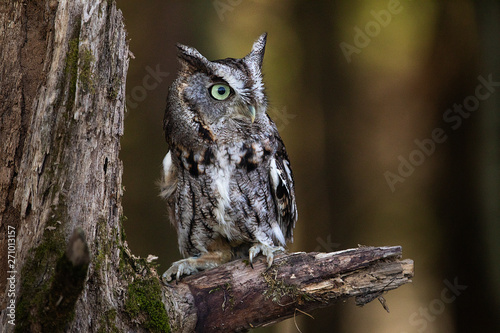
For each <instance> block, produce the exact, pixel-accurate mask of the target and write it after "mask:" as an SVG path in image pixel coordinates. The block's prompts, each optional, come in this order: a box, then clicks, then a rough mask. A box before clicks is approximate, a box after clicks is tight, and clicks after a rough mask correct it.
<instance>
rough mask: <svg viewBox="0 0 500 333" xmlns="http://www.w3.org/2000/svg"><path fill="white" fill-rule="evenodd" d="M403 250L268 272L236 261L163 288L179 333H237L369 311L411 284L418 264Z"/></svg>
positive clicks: (345, 254)
mask: <svg viewBox="0 0 500 333" xmlns="http://www.w3.org/2000/svg"><path fill="white" fill-rule="evenodd" d="M401 251H402V250H401V247H399V246H394V247H360V248H357V249H350V250H345V251H340V252H332V253H317V252H313V253H304V252H298V253H291V254H282V255H279V256H278V257H277V258H276V259H275V262H274V264H273V265H272V266H271V267H270V268H269V269H268V268H267V265H266V262H265V260H264V259H263V258H262V257H259V258H258V260H257V261H256V263H254V265H253V266H254V268H253V269H252V268H251V267H250V266H249V265H248V262H247V261H245V260H237V261H233V262H230V263H228V264H226V265H223V266H220V267H217V268H215V269H211V270H208V271H205V272H202V273H199V274H195V275H193V276H189V277H186V278H184V279H182V280H181V281H180V282H178V283H171V284H169V285H168V286H164V287H163V289H164V295H165V298H164V299H165V302H166V306H167V310H168V311H169V317H170V324H171V326H172V328H173V329H174V330H175V331H178V332H235V331H236V332H238V331H245V330H247V329H250V328H253V327H261V326H267V325H270V324H273V323H276V322H279V321H281V320H284V319H286V318H290V317H292V316H293V315H294V314H295V313H296V309H299V310H301V311H310V310H312V309H315V308H320V307H325V306H328V305H331V304H333V303H335V302H338V301H341V300H345V299H347V298H351V297H355V298H356V304H357V305H364V304H366V303H368V302H370V301H372V300H373V299H376V298H378V297H379V296H381V295H382V294H383V293H384V292H386V291H388V290H392V289H395V288H398V287H399V286H401V285H403V284H406V283H408V282H411V278H412V277H413V261H412V260H400V258H401Z"/></svg>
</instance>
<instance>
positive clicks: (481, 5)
mask: <svg viewBox="0 0 500 333" xmlns="http://www.w3.org/2000/svg"><path fill="white" fill-rule="evenodd" d="M118 6H119V7H120V8H121V9H122V11H123V13H124V16H125V23H126V26H127V30H128V34H129V38H130V49H131V51H132V52H133V54H134V55H135V59H134V60H132V61H131V62H130V70H129V74H128V81H127V92H128V101H127V107H128V112H127V115H126V119H125V135H124V137H123V140H122V152H121V157H122V159H123V162H124V168H125V172H124V184H125V187H126V192H125V197H124V209H125V214H126V216H127V217H128V220H127V222H126V224H125V228H126V232H127V236H128V243H129V245H130V247H131V249H132V250H133V252H134V253H135V254H137V255H141V256H147V255H148V254H154V255H157V256H159V259H158V261H159V263H160V265H161V267H160V269H159V271H160V273H161V272H163V271H164V270H165V269H167V268H168V267H169V265H170V263H171V262H173V261H175V260H178V259H179V258H180V254H179V252H178V248H177V238H176V234H175V231H174V229H173V227H171V226H170V224H169V222H168V220H167V213H166V207H165V204H164V203H163V202H162V201H161V200H160V198H159V197H158V189H157V187H156V185H155V181H156V180H157V179H158V178H159V176H160V168H161V161H162V159H163V156H164V155H165V154H166V152H167V146H166V143H165V141H164V135H163V130H162V120H163V113H164V110H165V100H166V95H167V89H168V86H169V85H170V83H171V82H172V80H173V79H174V78H175V77H176V72H177V70H178V62H177V59H176V48H175V43H176V42H180V43H183V44H187V45H190V46H194V47H196V48H197V49H198V50H199V51H200V52H201V53H202V54H204V55H205V56H206V57H207V58H209V59H212V60H213V59H220V58H226V57H234V58H239V57H243V56H244V55H246V54H247V53H248V52H249V51H250V48H251V45H252V43H253V41H254V40H255V39H256V38H257V37H258V36H259V35H260V34H261V33H262V32H264V31H267V32H268V33H269V35H268V43H267V48H266V55H265V58H264V75H265V82H266V86H267V92H268V96H269V99H270V103H271V109H270V111H269V113H270V115H271V117H272V118H273V119H274V120H275V122H276V123H277V125H278V127H279V129H280V132H281V135H282V137H283V139H284V141H285V144H286V146H287V150H288V153H289V155H290V159H291V162H292V167H293V171H294V175H295V182H296V191H297V201H298V208H299V221H298V223H297V228H296V230H295V235H296V237H295V242H294V243H293V245H291V246H289V250H290V251H325V252H326V251H335V250H341V249H347V248H351V247H356V246H358V244H363V245H375V246H382V245H402V246H403V253H404V257H405V258H411V259H414V260H415V268H416V269H415V278H414V282H413V284H411V285H406V286H403V287H402V288H400V289H397V290H395V291H392V292H390V293H389V294H387V295H386V296H385V298H386V299H387V304H388V306H389V308H390V311H391V312H390V313H386V312H385V311H384V310H383V308H382V306H381V305H380V304H379V303H378V302H377V301H374V302H372V303H370V304H369V305H367V306H365V307H363V308H357V307H356V306H355V305H354V302H352V301H349V302H346V303H341V304H337V305H335V306H333V307H329V308H326V309H322V310H317V311H315V312H313V313H311V315H312V316H313V317H314V319H312V318H309V317H307V316H299V317H297V318H296V324H297V326H298V327H299V328H300V330H301V331H302V332H304V333H306V332H356V333H357V332H372V333H373V332H384V333H387V332H397V333H403V332H408V333H409V332H440V333H447V332H500V208H499V207H500V171H499V170H500V113H499V109H500V4H499V1H493V0H492V1H479V0H477V1H472V0H471V1H466V0H463V1H462V0H459V1H452V0H449V1H444V0H442V1H438V0H436V1H411V0H400V1H395V0H391V1H389V0H382V1H378V0H377V1H376V0H351V1H337V0H335V1H332V0H329V1H326V0H325V1H299V0H283V1H263V0H255V1H248V0H210V1H164V0H154V1H153V0H150V1H133V0H118ZM497 82H499V83H497ZM256 331H258V332H298V330H297V328H296V327H295V323H294V320H293V319H289V320H287V321H286V322H283V323H281V324H279V325H276V326H274V327H272V328H266V329H259V330H256Z"/></svg>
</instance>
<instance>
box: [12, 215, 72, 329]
mask: <svg viewBox="0 0 500 333" xmlns="http://www.w3.org/2000/svg"><path fill="white" fill-rule="evenodd" d="M60 220H62V219H61V216H59V214H53V215H52V219H51V220H50V221H49V222H48V223H47V226H49V227H55V229H54V230H45V232H44V234H43V236H42V241H41V242H40V244H39V245H38V246H37V247H36V248H34V249H32V250H31V251H30V255H29V256H28V258H27V260H26V263H25V264H24V266H23V269H22V271H21V281H20V286H21V288H20V293H19V295H20V298H19V302H18V304H17V307H16V315H17V316H16V329H15V332H29V331H32V330H33V329H34V328H36V327H38V328H40V327H48V326H49V324H50V322H51V321H52V318H47V317H45V316H44V314H43V312H44V308H45V307H46V305H47V304H48V302H49V296H50V295H49V291H50V287H51V284H52V281H53V278H54V271H55V267H56V263H57V262H58V261H59V259H60V258H61V257H62V256H63V255H64V250H65V248H66V246H65V241H64V236H63V234H62V232H61V231H60V230H61V229H62V227H61V226H60V222H58V221H60Z"/></svg>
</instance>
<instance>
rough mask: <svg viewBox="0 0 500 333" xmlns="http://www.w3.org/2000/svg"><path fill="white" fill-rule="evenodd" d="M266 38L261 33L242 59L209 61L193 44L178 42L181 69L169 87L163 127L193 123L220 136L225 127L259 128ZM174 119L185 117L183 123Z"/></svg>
mask: <svg viewBox="0 0 500 333" xmlns="http://www.w3.org/2000/svg"><path fill="white" fill-rule="evenodd" d="M266 37H267V34H266V33H264V34H262V35H261V36H260V37H259V38H258V39H257V41H255V43H254V44H253V47H252V50H251V52H250V53H249V54H248V55H247V56H245V57H244V58H241V59H233V58H226V59H220V60H214V61H210V60H208V59H207V58H205V57H204V56H203V55H202V54H201V53H200V52H198V50H196V49H195V48H193V47H189V46H185V45H181V44H178V45H177V47H178V50H179V53H178V56H179V60H180V63H181V69H180V72H179V77H178V78H177V80H175V81H174V83H173V84H172V87H171V89H170V91H169V97H168V102H167V112H166V114H165V127H166V129H167V127H170V129H172V130H174V129H173V128H172V126H173V125H174V123H176V124H175V126H176V127H177V126H183V125H186V127H191V129H192V127H193V126H194V127H196V126H198V127H200V128H199V131H201V132H203V131H205V136H206V135H217V137H219V136H220V134H221V133H220V132H221V131H222V132H224V129H227V128H228V127H232V126H236V127H238V126H239V127H243V128H249V127H252V126H257V127H258V124H259V123H260V124H263V122H264V121H267V118H266V115H265V112H266V108H267V99H266V96H265V93H264V85H263V82H262V60H263V58H264V49H265V46H266ZM179 112H180V113H181V114H179ZM181 118H182V119H181ZM176 120H184V122H185V124H181V123H179V122H178V121H176ZM186 122H187V123H186ZM169 123H170V126H169ZM185 129H186V130H187V129H188V128H185ZM167 130H168V129H167ZM207 131H208V132H209V133H208V134H207V133H206V132H207ZM222 134H223V133H222Z"/></svg>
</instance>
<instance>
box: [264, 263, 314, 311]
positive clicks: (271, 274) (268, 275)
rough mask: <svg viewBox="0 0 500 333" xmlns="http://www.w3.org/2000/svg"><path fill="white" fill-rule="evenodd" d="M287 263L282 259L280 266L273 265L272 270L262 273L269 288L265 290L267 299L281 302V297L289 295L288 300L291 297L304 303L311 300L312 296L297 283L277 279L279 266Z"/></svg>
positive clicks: (294, 300)
mask: <svg viewBox="0 0 500 333" xmlns="http://www.w3.org/2000/svg"><path fill="white" fill-rule="evenodd" d="M284 264H286V261H285V260H284V261H281V262H280V264H279V265H278V266H272V269H271V270H268V271H265V272H263V273H262V274H261V275H262V277H263V278H264V281H266V284H267V287H268V289H266V291H265V292H264V297H265V298H266V299H271V300H272V301H273V302H275V303H278V304H280V303H281V299H282V298H284V297H287V298H288V300H287V302H289V301H290V299H291V300H292V301H293V302H297V303H299V304H302V303H303V302H304V301H306V300H311V299H312V297H311V296H309V295H308V294H307V293H305V292H303V291H300V290H299V289H298V288H297V286H296V285H293V284H287V283H285V281H284V279H277V278H276V276H277V267H279V266H282V265H284Z"/></svg>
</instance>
